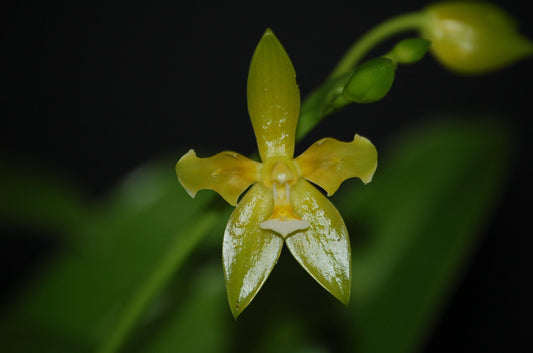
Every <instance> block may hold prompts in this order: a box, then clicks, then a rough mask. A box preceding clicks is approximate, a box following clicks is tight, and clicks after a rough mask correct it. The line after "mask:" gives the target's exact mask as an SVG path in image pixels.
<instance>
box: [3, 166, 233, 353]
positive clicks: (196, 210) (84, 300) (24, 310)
mask: <svg viewBox="0 0 533 353" xmlns="http://www.w3.org/2000/svg"><path fill="white" fill-rule="evenodd" d="M173 164H174V163H173V162H172V161H171V160H165V161H163V162H162V163H157V164H152V165H149V166H146V167H143V168H140V169H138V170H136V171H134V172H132V173H131V174H130V176H129V177H128V178H127V179H126V180H125V181H124V182H122V183H121V184H120V185H118V187H117V188H116V189H115V192H114V193H113V194H112V195H111V197H110V198H109V199H108V200H107V201H106V203H105V204H104V206H103V207H102V208H101V209H100V210H98V212H97V214H96V215H95V217H94V220H93V222H91V224H90V225H88V226H85V227H83V229H82V230H81V231H82V232H84V233H85V235H84V236H83V237H82V239H84V241H83V242H81V243H80V244H79V245H78V248H76V249H72V248H65V249H64V250H63V251H61V252H60V253H58V254H57V255H56V256H55V257H53V258H52V259H50V261H49V262H48V263H45V264H43V265H42V266H41V267H42V270H41V272H40V273H39V277H38V278H35V279H34V280H33V281H32V282H30V283H29V284H28V286H27V287H26V288H24V291H23V292H22V293H21V295H19V296H18V297H17V298H16V301H15V302H14V303H13V305H11V306H10V308H11V310H10V311H8V312H7V313H6V315H4V316H3V317H2V320H1V321H0V345H3V343H4V342H10V341H11V340H12V339H14V338H17V339H18V340H23V341H28V342H32V341H35V342H39V340H38V339H37V338H38V337H42V336H43V332H46V333H47V336H48V337H50V338H51V339H53V341H54V347H56V348H57V350H58V351H60V350H61V349H60V347H71V344H72V342H76V345H77V347H78V348H79V349H76V350H83V349H82V348H83V347H85V349H87V348H88V347H92V346H94V345H95V343H96V342H98V341H100V340H101V339H102V337H104V336H105V335H106V334H107V330H108V329H109V328H110V327H112V326H113V324H114V322H115V314H116V313H117V312H120V309H121V307H122V305H123V303H125V302H127V300H128V298H130V296H132V295H135V294H136V293H137V292H138V291H139V287H140V285H141V284H142V283H143V281H145V279H146V278H147V277H149V276H150V275H151V272H150V271H151V269H152V268H153V267H154V266H155V265H156V264H157V263H158V262H159V261H160V258H161V256H162V254H165V253H166V251H167V248H168V247H169V245H170V244H172V242H174V243H176V242H177V244H175V245H174V246H176V247H178V248H183V250H184V251H185V250H186V249H187V252H184V253H182V254H181V255H180V256H182V259H183V260H184V259H186V258H187V256H188V255H189V254H190V252H191V251H192V249H193V248H194V247H195V246H196V245H197V242H198V239H197V238H194V239H191V237H188V236H187V234H184V233H183V232H184V231H186V228H184V225H185V224H187V223H189V222H190V221H191V220H194V219H199V218H200V217H199V215H201V214H202V212H201V210H202V209H203V208H204V207H205V206H206V205H207V204H208V203H209V202H210V201H211V197H210V196H211V195H209V194H207V193H206V194H204V195H201V194H200V195H198V197H197V198H196V199H195V200H192V199H191V198H190V197H189V195H187V193H186V192H185V191H184V190H183V188H181V187H180V185H179V183H178V181H177V179H176V176H175V173H174V170H173ZM66 212H68V210H66ZM95 213H96V212H95ZM223 223H225V220H224V221H223ZM223 223H222V222H221V223H220V224H219V225H218V226H216V227H213V232H217V231H218V232H219V234H222V231H223ZM175 239H178V240H177V241H175ZM180 239H182V243H181V245H180V244H179V242H180V241H181V240H180ZM183 260H182V261H183ZM36 350H38V349H36Z"/></svg>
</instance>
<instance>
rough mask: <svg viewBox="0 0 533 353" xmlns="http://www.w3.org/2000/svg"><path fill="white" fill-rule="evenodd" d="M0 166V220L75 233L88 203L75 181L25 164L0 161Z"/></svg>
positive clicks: (87, 212)
mask: <svg viewBox="0 0 533 353" xmlns="http://www.w3.org/2000/svg"><path fill="white" fill-rule="evenodd" d="M0 168H1V169H0V195H2V202H0V224H11V225H17V226H19V227H25V228H28V227H33V228H37V229H40V230H48V231H53V232H59V233H60V234H61V235H66V234H75V233H76V234H79V232H77V231H78V230H79V229H80V228H81V227H82V226H84V225H85V224H86V222H87V221H88V218H89V207H88V204H87V201H86V199H85V197H84V195H83V194H82V192H81V191H80V190H79V188H78V187H77V186H76V185H73V184H72V183H70V182H68V181H66V180H62V178H58V177H56V176H52V175H50V174H48V173H45V172H43V171H42V170H37V169H35V168H29V167H27V166H24V167H22V166H19V165H16V164H12V163H6V162H2V163H1V167H0Z"/></svg>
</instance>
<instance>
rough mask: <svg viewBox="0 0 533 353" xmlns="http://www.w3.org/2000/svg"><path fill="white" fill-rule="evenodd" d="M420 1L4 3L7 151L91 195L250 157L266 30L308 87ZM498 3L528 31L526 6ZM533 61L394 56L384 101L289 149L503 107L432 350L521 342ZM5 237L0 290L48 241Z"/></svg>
mask: <svg viewBox="0 0 533 353" xmlns="http://www.w3.org/2000/svg"><path fill="white" fill-rule="evenodd" d="M425 3H426V2H424V1H402V2H400V1H391V0H388V1H371V2H369V1H367V2H362V1H357V0H352V1H345V2H344V1H324V2H322V3H321V4H316V5H315V4H309V3H297V2H287V1H268V2H264V1H263V2H260V3H251V4H246V5H236V4H231V5H228V4H221V3H214V4H210V3H207V2H198V3H194V2H177V1H173V2H163V3H158V2H146V3H140V2H124V3H122V4H118V3H114V4H111V3H107V2H97V1H83V2H72V3H71V2H52V1H48V2H40V1H18V2H12V3H10V4H9V5H8V7H7V8H5V9H4V10H3V11H2V12H3V16H5V18H4V20H3V21H2V26H3V28H2V29H3V33H2V52H3V54H2V57H3V61H4V63H3V64H2V68H3V70H2V80H1V82H2V86H3V87H2V100H3V102H2V109H3V111H2V119H1V125H0V126H1V138H0V145H1V150H0V151H1V152H0V153H1V154H0V157H1V158H2V159H3V160H8V161H11V162H13V161H15V162H18V163H23V164H28V165H37V166H39V167H42V168H46V169H48V170H51V171H53V172H54V173H57V174H60V175H62V176H64V177H66V178H69V179H73V180H76V181H77V182H78V183H79V184H81V186H82V187H83V188H84V189H86V190H87V193H88V194H89V197H91V198H99V197H101V196H102V195H105V193H106V191H107V190H109V189H110V188H111V187H112V186H113V184H114V183H116V182H117V181H118V180H119V179H120V178H121V177H122V176H124V175H125V174H126V173H127V172H128V171H130V170H131V169H133V168H134V167H136V166H138V165H139V164H142V163H143V162H146V161H149V160H152V159H154V158H156V157H158V156H161V155H162V154H169V153H170V154H175V155H176V160H177V158H178V157H179V156H180V155H181V153H183V152H184V151H186V150H187V149H188V148H191V147H194V148H195V149H196V150H197V151H198V153H199V154H202V155H204V156H205V155H209V154H211V153H214V152H218V151H222V150H234V151H239V152H240V153H242V154H245V155H246V154H250V153H251V152H253V151H254V150H255V149H256V146H255V141H254V137H253V132H252V129H251V124H250V123H249V120H248V115H247V111H246V75H247V71H248V65H249V61H250V58H251V54H252V52H253V49H254V47H255V45H256V44H257V41H258V40H259V38H260V37H261V35H262V33H263V31H264V30H265V28H266V27H271V28H272V29H273V30H274V32H275V33H276V35H277V36H278V38H279V39H280V41H281V42H282V43H283V45H284V47H285V48H286V50H287V52H288V53H289V55H290V57H291V59H292V61H293V64H294V66H295V68H296V72H297V75H298V82H299V85H300V89H301V92H302V96H304V97H305V96H306V94H307V93H309V92H310V90H311V89H312V88H314V87H316V86H317V85H319V84H320V83H321V82H322V80H323V79H324V78H325V77H326V75H327V74H328V72H329V71H330V70H331V69H332V67H333V66H334V64H335V63H336V60H338V59H339V58H340V56H341V55H342V54H343V52H344V51H345V50H346V49H347V47H348V46H349V45H350V44H351V43H352V42H353V41H354V40H355V39H356V38H357V37H359V36H360V35H361V34H362V33H363V32H364V31H366V30H368V29H370V28H371V27H372V26H373V25H375V24H377V23H379V22H380V21H383V20H384V19H387V18H389V17H391V16H393V15H397V14H400V13H403V12H408V11H413V10H417V9H419V8H421V7H423V6H424V4H425ZM495 3H497V4H500V5H501V6H502V7H504V8H505V9H506V10H507V11H508V12H510V13H511V14H513V15H514V16H515V17H516V18H517V19H518V21H519V23H520V24H521V30H522V32H523V33H525V34H526V35H527V36H528V37H529V38H533V27H532V20H531V19H532V15H533V11H532V10H531V9H530V4H529V1H517V0H513V1H511V0H509V1H495ZM4 6H5V5H4ZM392 43H394V41H392V42H388V43H386V44H385V45H384V46H383V47H382V48H378V50H377V51H376V53H383V52H384V51H385V50H387V49H388V48H390V45H391V44H392ZM380 49H381V51H380ZM532 64H533V60H529V61H524V62H521V63H519V64H518V65H515V66H513V67H511V68H508V69H505V70H502V71H500V72H497V73H493V74H490V75H487V76H483V77H475V78H471V77H460V76H456V75H453V74H451V73H449V72H447V71H445V70H444V69H442V67H440V66H439V65H438V64H437V63H436V61H435V60H434V59H433V58H431V57H429V56H428V57H427V58H425V59H424V60H423V61H422V62H421V63H419V64H417V65H414V66H406V67H400V69H399V71H398V73H397V78H396V81H395V83H394V86H393V89H392V91H391V93H390V94H389V95H388V96H387V97H386V98H385V99H384V100H383V101H381V102H380V103H377V104H372V105H358V106H350V107H348V108H347V109H345V110H343V111H342V112H340V113H338V114H336V115H335V116H334V117H332V118H330V119H328V120H327V121H325V122H324V123H323V124H321V125H320V126H319V127H318V128H317V129H315V131H313V132H312V133H311V134H310V135H309V136H308V137H307V138H306V139H305V140H304V141H303V142H302V143H301V144H300V145H299V147H297V153H298V152H299V151H302V150H298V148H302V149H303V148H305V147H306V146H308V145H309V144H310V143H312V142H314V141H315V140H316V139H318V138H321V137H324V136H333V137H335V138H338V139H341V140H342V139H344V140H347V139H350V138H351V137H352V135H353V131H356V132H358V133H360V134H361V135H363V136H367V137H369V138H370V139H371V140H372V141H373V142H374V143H375V144H376V146H378V149H379V145H380V143H381V142H383V141H385V140H386V139H387V138H388V137H389V136H391V135H392V134H394V133H395V132H396V131H398V130H401V129H403V128H406V127H408V126H410V125H412V124H413V123H416V122H417V121H422V120H424V119H428V116H433V115H434V114H436V113H450V114H454V113H476V114H479V113H481V114H491V115H496V116H498V115H499V116H504V117H506V119H507V120H508V121H509V123H510V125H511V126H512V127H513V129H514V132H515V135H516V141H517V146H518V157H517V159H516V161H515V163H514V167H515V170H514V171H513V174H512V177H511V180H510V181H509V190H508V192H507V193H506V195H505V197H504V199H503V201H502V204H501V206H500V207H499V208H498V210H497V212H496V214H495V216H494V218H493V221H492V222H491V224H490V226H489V227H488V228H487V231H486V234H485V236H484V238H483V241H482V243H481V246H480V248H479V250H478V252H477V254H476V256H475V258H474V260H473V262H472V264H471V266H470V267H469V269H468V271H467V272H466V273H465V276H464V278H463V279H462V281H461V282H460V287H459V288H458V289H457V291H456V292H455V294H454V296H453V297H452V298H451V301H450V302H449V304H448V306H447V307H446V310H445V311H444V313H443V315H442V316H441V317H440V318H439V321H438V322H437V323H436V328H435V333H434V335H432V337H431V338H430V340H429V342H428V345H427V347H426V351H427V352H449V351H457V350H460V351H463V350H464V351H473V352H482V351H483V352H504V351H512V350H513V349H518V348H519V347H521V346H522V345H530V340H529V339H528V338H530V337H531V332H530V327H531V325H530V323H529V322H530V320H531V312H530V309H531V294H533V293H532V292H531V290H528V289H527V287H526V284H527V283H528V282H530V281H531V271H530V260H529V256H530V255H529V254H530V252H531V248H529V247H527V243H528V238H529V235H530V233H531V231H530V222H529V220H528V217H530V206H529V201H530V196H531V193H530V192H529V190H530V180H531V177H532V176H533V173H532V170H531V158H530V155H529V153H530V150H531V142H530V133H531V130H532V129H531V105H532V103H531V99H532V94H531V93H532V90H531V88H530V82H531V80H532V79H533V69H532V68H531V66H532ZM339 127H340V128H339ZM3 239H4V240H5V245H4V246H2V247H3V251H2V253H4V256H2V260H1V261H2V262H3V268H2V272H3V273H5V275H4V276H3V278H4V281H3V282H4V283H3V284H2V285H3V287H4V293H7V295H9V293H11V292H12V291H13V288H15V287H16V285H17V283H18V282H19V281H22V280H23V279H24V278H25V276H27V275H28V273H31V268H32V266H35V264H36V263H38V260H37V259H39V258H40V257H41V256H43V255H42V254H43V251H44V250H43V249H46V248H50V242H49V241H47V240H46V239H47V238H46V237H44V240H43V237H42V236H40V235H33V236H31V235H30V236H21V237H19V235H18V234H6V235H5V237H3ZM4 297H5V296H4Z"/></svg>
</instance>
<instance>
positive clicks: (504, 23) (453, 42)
mask: <svg viewBox="0 0 533 353" xmlns="http://www.w3.org/2000/svg"><path fill="white" fill-rule="evenodd" d="M425 12H426V14H427V16H428V18H427V21H426V22H425V24H424V26H423V28H422V36H423V37H424V38H426V39H428V40H430V41H431V43H432V45H431V51H432V53H433V55H434V56H435V57H436V58H437V59H438V60H439V61H440V62H441V63H442V64H443V65H444V66H446V67H448V68H449V69H451V70H453V71H456V72H459V73H463V74H482V73H486V72H489V71H494V70H497V69H500V68H503V67H505V66H509V65H511V64H513V63H514V62H516V61H518V60H520V59H523V58H525V57H527V56H530V55H532V54H533V44H532V43H531V41H529V40H528V39H527V38H526V37H524V36H522V35H521V34H520V33H519V32H518V31H517V24H516V22H515V21H514V19H513V18H512V17H511V16H509V15H508V14H507V13H505V12H504V11H503V10H502V9H500V8H499V7H497V6H495V5H492V4H489V3H482V2H462V1H451V2H442V3H437V4H433V5H430V6H428V7H427V8H426V10H425Z"/></svg>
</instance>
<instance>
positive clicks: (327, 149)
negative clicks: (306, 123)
mask: <svg viewBox="0 0 533 353" xmlns="http://www.w3.org/2000/svg"><path fill="white" fill-rule="evenodd" d="M247 94H248V112H249V114H250V118H251V121H252V125H253V129H254V133H255V137H256V140H257V145H258V148H259V154H260V157H261V161H262V163H259V162H256V161H253V160H251V159H249V158H247V157H245V156H243V155H240V154H238V153H235V152H221V153H219V154H216V155H214V156H212V157H209V158H198V157H197V156H196V154H195V152H194V151H193V150H190V151H189V152H188V153H186V154H185V155H184V156H183V157H181V159H180V160H179V161H178V163H177V165H176V172H177V175H178V179H179V181H180V183H181V184H182V185H183V187H184V188H185V190H186V191H187V192H188V193H189V194H190V195H191V197H194V196H195V195H196V193H197V192H198V191H199V190H201V189H211V190H214V191H216V192H218V193H219V194H220V196H222V197H223V198H224V199H225V200H226V201H227V202H228V203H230V204H231V205H233V206H236V208H235V210H234V211H233V213H232V215H231V217H230V219H229V221H228V224H227V226H226V230H225V233H224V242H223V266H224V276H225V281H226V288H227V293H228V301H229V304H230V307H231V310H232V313H233V315H234V317H237V316H238V315H239V314H240V313H241V312H242V311H243V310H244V309H245V308H246V307H247V306H248V304H249V303H250V302H251V301H252V299H253V298H254V297H255V295H256V294H257V292H258V291H259V289H260V288H261V286H262V285H263V283H264V282H265V280H266V279H267V277H268V276H269V274H270V272H271V271H272V269H273V267H274V265H275V264H276V262H277V260H278V258H279V256H280V253H281V249H282V247H283V243H286V244H287V247H288V248H289V250H290V252H291V253H292V255H293V256H294V258H296V260H297V261H298V262H299V263H300V264H301V265H302V266H303V267H304V268H305V270H307V272H308V273H309V274H310V275H311V276H312V277H313V278H314V279H315V280H316V281H317V282H318V283H320V284H321V285H322V286H323V287H324V288H325V289H327V290H328V291H329V292H330V293H331V294H333V295H334V296H335V297H336V298H337V299H339V300H340V301H341V302H343V303H345V304H347V303H348V301H349V298H350V288H351V253H350V240H349V237H348V231H347V229H346V226H345V224H344V221H343V219H342V217H341V216H340V214H339V212H338V211H337V209H336V208H335V206H333V204H332V203H331V202H330V201H329V200H328V199H327V198H326V197H325V196H324V195H323V194H322V193H321V192H320V191H319V190H318V189H317V188H316V187H315V186H314V185H313V184H316V185H318V186H319V187H321V188H322V189H323V190H325V192H326V193H327V195H328V196H331V195H333V194H334V193H335V192H336V191H337V189H338V188H339V186H340V184H341V183H342V182H343V181H344V180H346V179H348V178H352V177H358V178H360V179H361V180H362V181H363V182H364V183H368V182H370V181H371V179H372V176H373V174H374V171H375V170H376V167H377V152H376V149H375V147H374V146H373V145H372V143H371V142H370V141H369V140H367V139H366V138H364V137H361V136H359V135H357V134H356V135H355V137H354V139H353V141H351V142H341V141H338V140H335V139H332V138H324V139H321V140H319V141H317V142H316V143H314V144H313V145H312V146H311V147H309V148H308V149H307V150H306V151H305V152H304V153H302V154H301V155H300V156H298V157H297V158H293V154H294V145H295V134H296V125H297V122H298V116H299V111H300V92H299V89H298V86H297V84H296V74H295V71H294V68H293V66H292V63H291V61H290V59H289V57H288V55H287V53H286V52H285V50H284V49H283V47H282V45H281V43H280V42H279V41H278V39H277V38H276V36H275V35H274V34H273V32H272V31H271V30H270V29H267V31H266V32H265V34H264V35H263V37H262V39H261V40H260V42H259V44H258V45H257V48H256V49H255V52H254V55H253V58H252V62H251V64H250V71H249V75H248V91H247ZM310 182H311V183H313V184H311V183H310ZM250 186H251V187H250ZM248 188H250V189H249V190H248V191H247V192H246V193H245V194H244V196H243V197H242V198H241V199H240V200H239V197H240V196H241V194H243V193H244V192H245V191H246V190H247V189H248Z"/></svg>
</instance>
